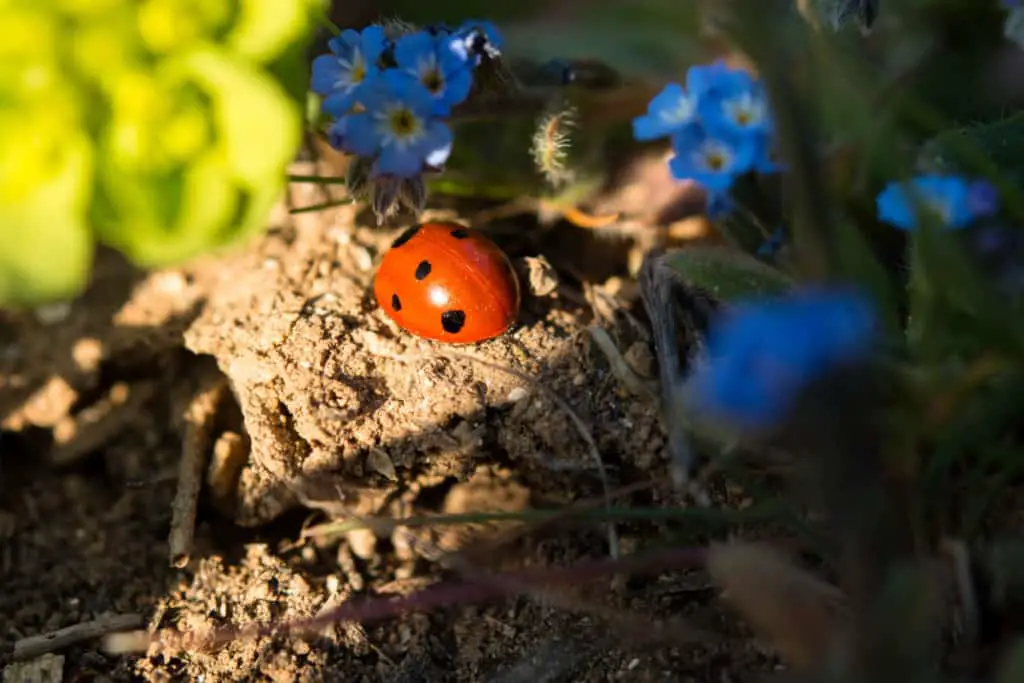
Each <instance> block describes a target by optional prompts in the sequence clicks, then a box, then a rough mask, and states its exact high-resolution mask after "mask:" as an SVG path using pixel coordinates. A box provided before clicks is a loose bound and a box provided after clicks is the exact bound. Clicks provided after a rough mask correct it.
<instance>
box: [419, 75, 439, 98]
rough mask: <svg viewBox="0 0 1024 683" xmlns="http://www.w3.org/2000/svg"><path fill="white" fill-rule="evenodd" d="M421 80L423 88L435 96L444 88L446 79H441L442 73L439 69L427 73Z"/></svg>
mask: <svg viewBox="0 0 1024 683" xmlns="http://www.w3.org/2000/svg"><path fill="white" fill-rule="evenodd" d="M420 80H421V82H422V83H423V86H424V87H425V88H426V89H427V90H429V91H430V93H431V94H433V95H436V94H437V93H438V92H440V90H441V89H442V88H444V78H442V77H441V72H440V71H438V70H437V69H431V70H429V71H427V72H426V73H424V74H423V77H422V78H421V79H420Z"/></svg>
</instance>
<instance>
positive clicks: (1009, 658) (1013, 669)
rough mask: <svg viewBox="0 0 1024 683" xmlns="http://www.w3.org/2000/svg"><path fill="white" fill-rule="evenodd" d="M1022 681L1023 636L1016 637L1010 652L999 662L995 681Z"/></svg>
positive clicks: (1002, 682) (1023, 660)
mask: <svg viewBox="0 0 1024 683" xmlns="http://www.w3.org/2000/svg"><path fill="white" fill-rule="evenodd" d="M1019 681H1024V638H1018V639H1017V642H1016V643H1014V645H1013V647H1012V648H1011V649H1010V652H1009V653H1008V654H1007V655H1006V656H1005V658H1004V659H1003V661H1002V662H1001V663H1000V664H999V675H998V676H997V677H996V683H1018V682H1019Z"/></svg>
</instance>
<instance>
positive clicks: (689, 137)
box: [669, 126, 762, 193]
mask: <svg viewBox="0 0 1024 683" xmlns="http://www.w3.org/2000/svg"><path fill="white" fill-rule="evenodd" d="M672 147H673V149H674V150H675V152H676V155H675V156H674V157H672V158H671V159H670V160H669V169H670V170H671V171H672V175H673V176H674V177H675V178H676V179H678V180H694V181H696V182H698V183H700V184H701V185H702V186H703V187H704V188H705V189H707V190H708V191H709V192H712V193H716V192H726V191H728V190H729V189H730V188H731V187H732V185H733V183H734V182H735V180H736V178H737V177H739V176H741V175H743V174H745V173H748V172H750V171H751V170H753V168H754V165H755V162H756V161H757V160H758V158H759V157H760V155H761V153H762V152H761V149H760V147H759V140H758V139H757V138H754V137H751V136H730V135H713V136H712V135H710V134H709V132H708V131H707V130H706V129H704V128H702V127H699V126H697V127H690V128H687V129H685V130H683V131H682V132H680V133H677V134H676V135H674V136H673V137H672ZM710 148H718V149H720V150H722V152H724V156H725V159H724V160H723V162H724V165H723V166H721V167H720V168H717V169H715V168H713V167H712V166H711V165H710V164H708V163H707V157H708V155H707V154H706V152H705V150H707V149H710Z"/></svg>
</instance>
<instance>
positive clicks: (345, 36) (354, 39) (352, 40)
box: [327, 28, 360, 60]
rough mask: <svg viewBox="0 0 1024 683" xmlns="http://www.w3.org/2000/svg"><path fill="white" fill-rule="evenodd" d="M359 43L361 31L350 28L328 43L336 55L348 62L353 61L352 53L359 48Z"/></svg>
mask: <svg viewBox="0 0 1024 683" xmlns="http://www.w3.org/2000/svg"><path fill="white" fill-rule="evenodd" d="M359 42H360V36H359V31H353V30H352V29H350V28H349V29H345V30H344V31H342V32H341V33H340V34H339V35H336V36H334V37H333V38H331V39H330V40H329V41H327V47H328V48H329V49H330V51H331V52H333V53H334V54H336V55H338V56H339V57H341V58H342V59H346V60H347V59H351V57H352V52H353V51H354V50H355V49H356V48H357V47H358V46H359Z"/></svg>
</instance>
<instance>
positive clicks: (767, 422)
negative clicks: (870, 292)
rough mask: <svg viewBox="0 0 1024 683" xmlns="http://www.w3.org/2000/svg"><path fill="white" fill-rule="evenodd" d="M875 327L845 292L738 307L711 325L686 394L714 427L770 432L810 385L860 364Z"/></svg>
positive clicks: (867, 307) (869, 311)
mask: <svg viewBox="0 0 1024 683" xmlns="http://www.w3.org/2000/svg"><path fill="white" fill-rule="evenodd" d="M876 325H877V319H876V316H875V309H874V307H873V306H872V304H871V303H870V301H869V300H868V299H866V298H865V297H864V296H862V295H861V294H860V293H859V292H857V291H853V290H848V289H844V288H835V289H806V290H802V291H798V292H795V293H793V294H791V295H789V296H787V297H785V298H781V299H772V300H761V301H751V302H744V303H739V304H737V305H735V306H734V307H732V308H731V309H728V310H727V311H726V312H725V313H723V314H722V315H721V316H720V317H718V318H716V319H714V320H712V324H711V327H710V329H709V334H708V342H707V348H706V351H705V353H704V354H703V356H702V358H701V359H700V362H699V363H698V365H697V367H696V369H695V371H694V374H693V375H692V376H691V378H690V379H689V381H688V383H687V392H688V393H689V394H690V396H691V397H692V399H693V400H694V407H695V408H696V409H697V410H699V411H701V412H703V413H705V414H706V415H708V416H710V417H712V418H713V419H719V420H724V421H726V422H729V423H731V424H732V425H734V426H736V427H738V428H740V429H742V430H751V431H759V430H764V429H767V428H770V427H772V426H773V425H775V424H777V423H778V422H779V421H780V420H782V419H784V418H785V417H786V415H787V414H788V413H789V411H790V410H791V409H792V407H793V405H794V402H795V400H796V399H797V397H798V395H799V393H800V392H801V390H803V389H804V388H805V387H806V386H807V385H808V384H809V383H810V382H812V381H813V380H814V379H816V378H818V377H819V376H821V375H823V374H825V373H827V372H828V371H829V370H831V369H833V368H834V367H836V366H839V365H842V364H846V363H851V362H856V361H858V360H861V359H863V358H864V357H866V356H867V355H868V353H869V352H870V350H871V348H872V345H873V342H874V335H875V331H876Z"/></svg>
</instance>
